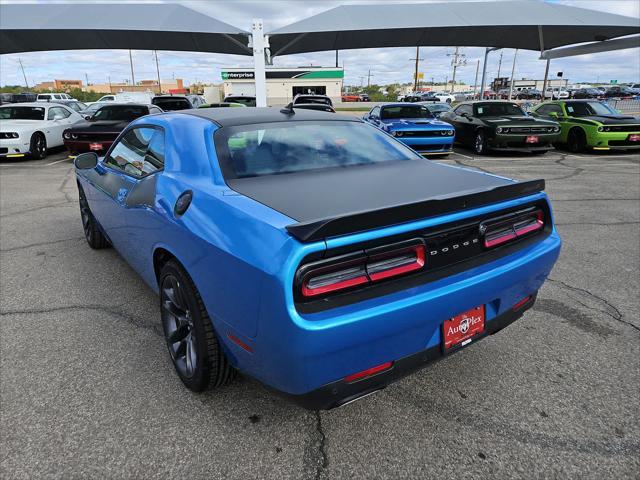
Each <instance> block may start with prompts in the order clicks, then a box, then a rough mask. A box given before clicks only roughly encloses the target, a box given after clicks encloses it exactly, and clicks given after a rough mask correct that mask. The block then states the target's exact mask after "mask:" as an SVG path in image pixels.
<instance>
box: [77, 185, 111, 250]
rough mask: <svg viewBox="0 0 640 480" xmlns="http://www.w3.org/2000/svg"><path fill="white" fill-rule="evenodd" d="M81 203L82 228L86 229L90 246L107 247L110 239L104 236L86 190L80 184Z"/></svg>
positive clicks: (86, 236) (85, 232)
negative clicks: (92, 211) (90, 206)
mask: <svg viewBox="0 0 640 480" xmlns="http://www.w3.org/2000/svg"><path fill="white" fill-rule="evenodd" d="M78 193H79V203H80V218H81V219H82V229H83V230H84V238H86V240H87V243H88V244H89V246H90V247H91V248H93V249H95V250H100V249H102V248H107V247H108V246H109V241H108V240H107V238H106V237H105V236H104V234H103V233H102V231H101V230H100V227H99V226H98V224H97V222H96V219H95V218H94V216H93V213H91V209H90V208H89V202H87V197H86V196H85V194H84V190H83V189H82V187H81V186H80V185H78Z"/></svg>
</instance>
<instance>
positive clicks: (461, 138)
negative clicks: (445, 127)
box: [440, 100, 560, 155]
mask: <svg viewBox="0 0 640 480" xmlns="http://www.w3.org/2000/svg"><path fill="white" fill-rule="evenodd" d="M440 120H443V121H445V122H447V123H450V124H451V125H453V126H454V127H455V129H456V142H459V143H462V144H463V145H467V146H469V147H471V148H472V149H473V151H474V152H475V153H476V154H478V155H484V154H485V153H487V152H488V151H489V150H497V151H515V152H526V153H545V152H547V151H549V150H553V144H554V143H555V142H556V141H557V139H558V134H559V132H560V127H559V126H558V123H557V122H556V121H554V120H544V119H541V118H535V117H532V116H531V115H527V114H526V113H525V112H524V111H523V110H522V108H520V105H518V104H517V103H514V102H506V101H500V100H486V101H484V100H483V101H475V102H463V103H460V104H459V105H457V106H456V107H455V108H454V109H453V110H451V111H448V112H444V113H443V114H441V115H440Z"/></svg>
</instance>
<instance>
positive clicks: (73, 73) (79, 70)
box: [0, 0, 640, 85]
mask: <svg viewBox="0 0 640 480" xmlns="http://www.w3.org/2000/svg"><path fill="white" fill-rule="evenodd" d="M138 1H140V0H138ZM547 1H549V2H551V3H559V4H564V5H571V6H576V7H583V8H589V9H593V10H602V11H607V12H610V13H617V14H622V15H627V16H631V17H636V18H639V17H640V2H638V1H637V0H607V1H603V0H547ZM182 3H183V4H185V5H187V6H189V7H190V8H193V9H195V10H198V11H201V12H202V13H206V14H209V15H211V16H213V17H215V18H218V19H219V20H222V21H224V22H227V23H230V24H232V25H235V26H238V27H240V28H244V29H249V22H250V21H251V19H252V18H262V19H263V20H264V22H265V25H266V26H267V29H268V30H273V29H276V28H279V27H281V26H284V25H287V24H289V23H292V22H295V21H298V20H300V19H303V18H306V17H309V16H311V15H314V14H317V13H320V12H322V11H325V10H328V9H330V8H333V7H335V6H338V5H341V4H347V3H360V4H362V3H367V4H371V3H385V4H386V3H421V0H360V1H359V0H343V1H334V0H332V1H315V0H311V1H304V2H302V1H295V2H294V1H283V0H273V1H265V0H262V1H261V0H254V1H249V0H236V1H204V0H184V1H183V2H182ZM399 8H401V7H400V6H399ZM639 21H640V20H639ZM461 51H462V53H464V54H465V55H466V58H467V65H466V66H465V67H462V68H459V69H458V72H457V79H458V80H462V81H465V82H466V83H469V84H472V83H473V82H474V78H475V73H476V66H477V62H478V60H480V61H482V58H483V54H484V49H482V48H464V49H462V50H461ZM452 52H453V48H442V47H437V48H435V47H434V48H428V47H422V48H421V49H420V56H421V58H424V60H423V61H422V62H421V70H422V71H423V72H424V73H425V78H426V79H431V78H432V77H433V78H434V80H436V81H444V80H445V79H446V78H451V74H452V71H451V70H452V68H451V65H450V62H451V58H450V57H448V56H447V53H452ZM501 54H502V63H501V64H500V56H501ZM158 55H159V59H160V73H161V77H162V78H171V77H175V78H183V79H185V80H187V81H188V82H195V81H203V82H207V83H209V82H213V83H219V82H220V71H221V69H223V68H225V67H234V66H235V67H251V66H252V59H251V58H250V57H244V56H238V55H221V54H210V53H196V52H193V53H191V52H159V54H158ZM513 55H514V50H510V49H504V50H502V51H501V52H493V53H491V54H490V57H489V60H488V63H487V76H488V78H493V77H495V76H496V75H497V73H498V69H500V73H501V75H506V76H508V75H510V74H511V67H512V61H513ZM414 57H415V49H414V48H387V49H363V50H351V51H341V52H340V53H339V61H340V65H344V67H345V83H347V84H351V85H359V84H361V83H366V82H367V77H368V74H369V71H371V81H372V83H379V84H382V83H390V82H409V81H411V79H412V77H413V69H414V62H413V61H412V60H411V59H412V58H414ZM19 58H20V59H22V62H23V64H24V67H25V71H26V74H27V78H28V81H29V84H30V85H33V84H35V83H38V82H41V81H49V80H52V79H54V78H64V79H83V80H85V78H86V77H88V78H89V81H90V82H92V83H103V82H107V81H108V77H111V80H112V81H114V82H115V81H118V82H120V81H123V80H124V79H130V78H131V71H130V66H129V53H128V51H126V50H74V51H57V52H56V51H53V52H33V53H21V54H11V55H0V84H2V85H6V84H24V80H23V77H22V72H21V69H20V65H19V63H18V59H19ZM133 61H134V68H135V78H136V80H141V79H154V78H156V77H157V73H156V67H155V61H154V59H153V55H152V52H150V51H143V50H135V51H133ZM334 62H335V53H334V52H318V53H309V54H300V55H287V56H284V57H276V58H275V60H274V65H275V66H278V67H284V66H302V65H323V66H332V65H334ZM481 68H482V66H481ZM544 68H545V62H543V61H540V60H538V53H537V52H530V51H519V53H518V58H517V63H516V71H515V77H516V78H522V77H528V78H541V77H542V76H543V74H544ZM551 68H552V70H551V71H552V72H553V74H554V75H555V73H556V72H558V71H563V72H564V77H565V78H569V79H570V81H575V82H595V81H609V80H618V81H619V82H628V81H633V82H638V81H640V56H639V55H638V49H631V50H619V51H614V52H606V53H598V54H592V55H584V56H580V57H569V58H564V59H557V60H554V61H553V62H552V67H551Z"/></svg>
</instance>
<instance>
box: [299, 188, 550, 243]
mask: <svg viewBox="0 0 640 480" xmlns="http://www.w3.org/2000/svg"><path fill="white" fill-rule="evenodd" d="M544 187H545V183H544V180H531V181H527V182H516V183H513V184H510V185H503V186H498V187H494V188H489V189H485V190H481V191H475V192H470V193H465V194H463V195H459V196H454V197H438V198H430V199H425V200H423V201H420V202H414V203H408V204H404V205H395V206H392V207H387V208H381V209H376V210H369V211H364V212H354V213H349V214H345V215H340V216H336V217H332V218H322V219H318V220H311V221H307V222H300V223H294V224H292V225H288V226H287V231H288V232H289V233H290V234H291V235H293V236H294V237H295V238H297V239H298V240H300V241H301V242H312V241H315V240H321V239H323V238H327V237H335V236H338V235H346V234H349V233H357V232H362V231H366V230H372V229H375V228H381V227H387V226H390V225H396V224H399V223H405V222H411V221H415V220H419V219H422V218H428V217H434V216H437V215H443V214H445V213H451V212H457V211H461V210H465V209H469V208H475V207H480V206H483V205H488V204H491V203H497V202H502V201H505V200H511V199H514V198H518V197H524V196H527V195H532V194H534V193H537V192H541V191H543V190H544Z"/></svg>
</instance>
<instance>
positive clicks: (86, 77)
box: [84, 72, 89, 86]
mask: <svg viewBox="0 0 640 480" xmlns="http://www.w3.org/2000/svg"><path fill="white" fill-rule="evenodd" d="M84 79H85V80H86V81H87V86H89V74H88V73H87V72H84Z"/></svg>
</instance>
